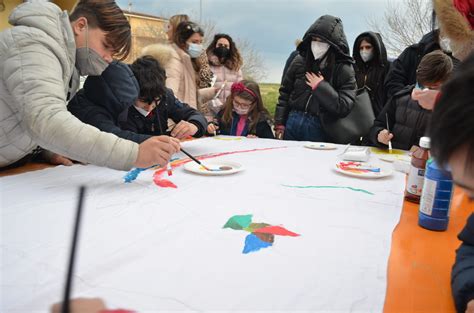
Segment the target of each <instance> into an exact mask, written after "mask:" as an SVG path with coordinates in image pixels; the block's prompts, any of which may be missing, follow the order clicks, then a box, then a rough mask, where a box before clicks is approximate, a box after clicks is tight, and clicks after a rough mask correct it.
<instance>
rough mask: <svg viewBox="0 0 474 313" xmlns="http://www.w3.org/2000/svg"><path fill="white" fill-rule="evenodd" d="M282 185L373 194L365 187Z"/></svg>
mask: <svg viewBox="0 0 474 313" xmlns="http://www.w3.org/2000/svg"><path fill="white" fill-rule="evenodd" d="M282 186H283V187H289V188H301V189H306V188H308V189H309V188H312V189H349V190H352V191H356V192H363V193H366V194H369V195H372V196H373V195H374V193H372V192H370V191H368V190H365V189H360V188H353V187H344V186H291V185H282Z"/></svg>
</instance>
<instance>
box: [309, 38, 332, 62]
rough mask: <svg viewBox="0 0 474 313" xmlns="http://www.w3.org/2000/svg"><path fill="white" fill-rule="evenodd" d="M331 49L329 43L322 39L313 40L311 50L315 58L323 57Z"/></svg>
mask: <svg viewBox="0 0 474 313" xmlns="http://www.w3.org/2000/svg"><path fill="white" fill-rule="evenodd" d="M328 50H329V44H328V43H326V42H322V41H311V51H312V52H313V56H314V59H315V60H318V59H321V58H322V57H323V56H324V55H325V54H326V52H328Z"/></svg>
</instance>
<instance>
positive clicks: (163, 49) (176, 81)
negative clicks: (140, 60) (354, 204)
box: [142, 44, 215, 114]
mask: <svg viewBox="0 0 474 313" xmlns="http://www.w3.org/2000/svg"><path fill="white" fill-rule="evenodd" d="M142 55H151V56H152V57H154V58H155V59H157V60H158V62H160V64H161V65H162V66H163V67H164V68H165V70H166V87H168V88H170V89H171V90H173V93H174V95H175V96H176V98H178V99H179V100H181V101H182V102H184V103H187V104H189V105H190V106H191V107H193V108H195V109H198V110H199V111H200V112H201V113H203V114H208V108H207V106H205V105H203V103H206V102H207V101H209V100H211V99H212V98H213V97H214V94H215V89H214V88H213V87H210V88H203V89H198V88H197V84H196V71H195V70H194V67H193V64H192V62H191V57H190V56H189V55H188V54H187V53H186V52H185V51H184V50H183V49H181V48H179V47H178V46H177V45H176V44H171V45H166V44H153V45H150V46H147V47H145V48H144V49H143V51H142Z"/></svg>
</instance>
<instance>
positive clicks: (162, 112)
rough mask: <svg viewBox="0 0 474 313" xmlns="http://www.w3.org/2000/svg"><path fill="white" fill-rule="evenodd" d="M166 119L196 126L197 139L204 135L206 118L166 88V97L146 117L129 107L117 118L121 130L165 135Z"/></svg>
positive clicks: (195, 135) (150, 134)
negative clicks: (186, 122)
mask: <svg viewBox="0 0 474 313" xmlns="http://www.w3.org/2000/svg"><path fill="white" fill-rule="evenodd" d="M168 118H171V119H172V120H173V121H174V122H175V123H176V124H178V123H179V122H180V121H183V120H184V121H188V122H190V123H192V124H194V125H196V127H197V128H198V131H197V132H196V134H194V135H193V137H196V138H197V137H201V136H202V135H204V134H205V131H206V128H207V120H206V118H205V117H204V116H203V115H202V114H201V113H199V112H198V111H197V110H195V109H193V108H191V107H190V106H189V105H187V104H186V103H182V102H181V101H179V100H178V99H176V97H175V96H174V94H173V91H172V90H171V89H169V88H166V95H165V96H164V97H162V99H161V101H160V103H159V104H158V106H157V107H156V108H155V109H154V110H153V111H152V113H150V114H149V115H148V116H147V117H145V116H143V115H142V114H140V113H139V112H138V110H137V109H135V107H134V106H130V107H129V109H128V110H125V111H124V112H122V113H121V114H120V116H119V117H118V125H119V126H120V128H121V129H123V130H128V131H131V132H134V133H138V134H146V135H149V136H159V135H167V134H168V133H167V132H166V129H167V127H168Z"/></svg>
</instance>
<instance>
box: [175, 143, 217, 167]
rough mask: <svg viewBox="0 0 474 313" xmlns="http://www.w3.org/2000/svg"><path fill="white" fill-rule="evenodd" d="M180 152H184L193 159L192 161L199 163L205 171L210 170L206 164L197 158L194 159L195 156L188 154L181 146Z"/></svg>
mask: <svg viewBox="0 0 474 313" xmlns="http://www.w3.org/2000/svg"><path fill="white" fill-rule="evenodd" d="M181 152H183V153H184V154H186V155H187V156H188V157H189V158H190V159H191V160H193V161H194V162H196V163H197V164H199V165H201V166H202V167H204V169H206V170H207V171H211V169H210V168H208V167H207V166H205V165H204V164H202V163H201V161H199V160H198V159H196V158H195V157H193V156H192V155H191V154H189V153H188V152H186V151H185V150H183V148H181Z"/></svg>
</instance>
